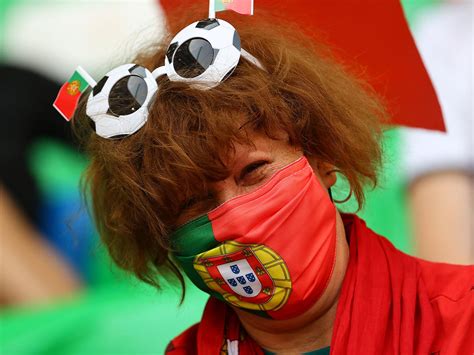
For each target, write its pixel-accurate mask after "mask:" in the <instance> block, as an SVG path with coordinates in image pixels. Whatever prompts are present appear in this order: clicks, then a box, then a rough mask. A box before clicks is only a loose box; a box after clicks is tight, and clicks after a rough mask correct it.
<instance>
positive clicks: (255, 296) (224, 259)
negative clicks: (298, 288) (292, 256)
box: [194, 241, 291, 311]
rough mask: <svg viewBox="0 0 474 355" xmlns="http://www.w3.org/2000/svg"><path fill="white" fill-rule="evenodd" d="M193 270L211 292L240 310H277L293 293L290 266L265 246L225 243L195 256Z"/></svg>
mask: <svg viewBox="0 0 474 355" xmlns="http://www.w3.org/2000/svg"><path fill="white" fill-rule="evenodd" d="M194 269H195V270H196V271H197V272H198V274H199V275H200V276H201V278H202V279H203V281H204V282H205V283H206V285H207V286H208V287H209V288H210V289H211V290H212V291H214V292H216V293H218V294H219V295H221V296H222V297H223V298H224V300H225V301H227V302H228V303H230V304H232V305H235V306H237V307H240V308H246V309H250V310H255V311H275V310H278V309H280V308H281V307H283V305H284V304H285V303H286V301H287V300H288V297H289V295H290V292H291V279H290V274H289V271H288V267H287V266H286V264H285V262H284V261H283V259H282V258H281V257H280V256H279V255H278V254H277V253H276V252H275V251H274V250H272V249H270V248H268V247H266V246H265V245H260V244H241V243H237V242H233V241H228V242H224V243H222V244H220V245H219V246H218V247H216V248H214V249H211V250H209V251H207V252H204V253H202V254H199V255H198V256H196V258H195V260H194Z"/></svg>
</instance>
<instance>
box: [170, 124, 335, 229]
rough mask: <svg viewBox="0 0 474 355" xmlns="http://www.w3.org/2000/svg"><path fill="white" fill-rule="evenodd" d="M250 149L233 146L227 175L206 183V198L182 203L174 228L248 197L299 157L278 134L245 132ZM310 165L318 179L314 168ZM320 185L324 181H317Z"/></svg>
mask: <svg viewBox="0 0 474 355" xmlns="http://www.w3.org/2000/svg"><path fill="white" fill-rule="evenodd" d="M248 135H249V138H250V141H251V142H252V143H253V144H251V145H247V144H245V145H244V144H239V143H236V144H235V151H234V154H233V155H232V156H230V157H228V159H227V160H226V163H227V167H228V168H229V171H230V175H229V176H228V177H227V178H226V179H224V180H221V181H218V182H212V183H209V186H208V188H209V193H208V195H207V196H206V197H202V198H193V199H191V200H189V201H187V202H186V204H185V205H186V207H185V208H184V209H183V211H182V213H181V214H180V216H179V218H178V221H177V225H181V224H183V223H186V222H187V221H189V220H191V219H193V218H195V217H197V216H199V215H202V214H204V213H206V212H208V211H210V210H211V209H213V208H215V207H217V206H219V205H220V204H222V203H224V202H225V201H227V200H229V199H231V198H234V197H236V196H239V195H242V194H246V193H249V192H251V191H253V190H254V189H256V188H258V187H259V186H261V185H262V184H264V183H265V182H266V181H268V179H270V177H271V176H272V175H273V174H274V173H275V172H276V171H278V170H280V169H281V168H283V167H285V166H286V165H288V164H290V163H292V162H294V161H295V160H297V159H298V158H300V157H301V156H302V155H303V152H302V150H301V148H299V147H295V146H292V145H290V143H289V142H288V138H287V135H286V134H285V133H281V134H279V135H277V136H276V138H277V139H272V138H269V137H268V136H266V135H265V134H263V133H258V132H255V131H250V132H248ZM308 160H309V162H310V163H311V165H312V167H313V170H314V171H315V173H316V176H318V178H320V177H319V174H318V169H317V164H316V163H315V161H312V159H308ZM320 180H321V181H322V182H323V184H325V185H327V182H326V181H323V179H321V178H320Z"/></svg>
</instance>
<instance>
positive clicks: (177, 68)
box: [165, 19, 241, 89]
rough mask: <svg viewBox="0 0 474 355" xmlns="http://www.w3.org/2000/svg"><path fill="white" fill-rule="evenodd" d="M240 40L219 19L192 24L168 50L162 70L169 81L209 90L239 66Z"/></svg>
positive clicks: (175, 38) (231, 28)
mask: <svg viewBox="0 0 474 355" xmlns="http://www.w3.org/2000/svg"><path fill="white" fill-rule="evenodd" d="M240 49H241V47H240V37H239V34H238V32H237V31H236V30H235V28H234V26H232V25H231V24H230V23H228V22H226V21H224V20H221V19H207V20H202V21H197V22H194V23H193V24H191V25H189V26H187V27H185V28H184V29H183V30H181V31H180V32H179V33H178V34H177V35H176V36H175V37H174V38H173V39H172V40H171V44H170V45H169V47H168V51H167V53H166V58H165V67H166V72H167V75H168V78H169V79H170V80H171V81H185V82H190V83H193V84H192V85H193V86H194V87H197V88H199V89H210V88H212V87H215V86H217V85H218V84H219V83H220V82H221V81H223V80H225V79H226V78H227V77H228V76H230V74H232V72H233V71H234V69H235V67H236V66H237V64H238V63H239V59H240Z"/></svg>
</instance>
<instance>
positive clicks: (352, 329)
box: [74, 17, 472, 354]
mask: <svg viewBox="0 0 474 355" xmlns="http://www.w3.org/2000/svg"><path fill="white" fill-rule="evenodd" d="M231 23H232V24H233V25H234V26H236V28H237V29H238V30H239V34H240V37H241V39H242V45H243V46H244V47H245V49H246V50H247V51H248V53H251V54H252V55H253V56H254V57H255V58H256V59H257V61H255V60H251V59H248V58H249V57H246V58H247V59H245V58H244V59H241V60H240V62H239V64H238V65H237V67H236V68H235V71H234V72H233V73H232V74H229V75H226V78H225V79H226V80H223V81H220V82H219V84H218V85H217V86H214V87H213V88H211V89H208V90H202V87H201V88H199V87H198V86H196V85H194V84H193V85H190V84H189V83H187V82H186V81H185V82H176V81H170V80H167V79H159V80H158V85H159V89H158V90H157V92H156V97H155V99H154V101H153V102H152V104H150V106H149V114H148V116H147V120H146V123H144V124H143V127H141V124H140V125H137V127H138V126H140V127H141V128H140V129H138V130H137V131H136V133H134V134H131V135H127V137H123V136H121V137H120V138H122V139H119V140H117V139H104V138H102V137H101V136H99V135H98V134H99V132H100V129H102V128H98V127H96V132H97V133H98V134H95V133H94V132H91V131H90V129H89V130H88V129H87V128H88V126H89V123H90V122H91V120H90V119H89V117H87V113H88V112H89V113H90V112H94V110H92V109H90V110H89V111H88V108H87V106H88V105H89V103H87V100H86V99H90V98H93V97H94V95H96V94H99V91H100V89H102V88H103V87H104V85H107V84H104V83H105V82H106V81H104V82H102V83H101V82H99V84H98V85H97V86H98V87H99V89H97V90H95V92H93V93H92V94H90V95H83V98H82V99H81V103H80V107H79V110H78V111H77V113H76V115H75V119H74V120H75V121H76V123H77V124H78V128H81V127H83V128H84V132H85V135H84V140H85V141H86V144H87V149H88V151H89V153H90V154H91V157H92V161H91V165H90V167H89V170H88V171H87V174H86V178H87V180H86V181H87V183H88V185H89V186H90V188H91V192H92V201H93V208H94V213H95V216H96V221H97V224H98V228H99V231H100V234H101V237H102V239H103V241H104V243H105V244H106V245H107V247H108V248H109V251H110V254H111V255H112V257H113V259H114V260H115V262H116V263H117V264H118V265H119V266H120V267H122V268H124V269H125V270H129V271H131V272H133V273H134V274H135V275H136V276H137V277H138V278H140V279H141V280H143V281H145V282H148V283H150V284H152V285H155V286H158V281H157V278H156V276H157V275H158V274H159V273H161V274H163V273H165V274H166V272H167V271H169V272H171V273H172V274H174V275H175V276H177V278H178V279H179V280H180V281H181V284H182V285H183V277H182V276H181V275H182V272H184V273H185V274H186V275H187V276H188V277H189V278H190V279H191V281H193V282H194V283H195V284H196V285H197V286H198V287H200V288H201V289H202V290H204V291H206V292H208V293H209V294H210V295H211V298H210V300H209V302H208V304H207V306H206V309H205V311H204V315H203V318H202V322H201V323H200V324H198V325H195V326H193V327H192V328H190V329H188V330H187V331H186V332H185V333H183V334H182V335H180V336H178V337H177V338H176V339H174V340H173V341H172V342H171V343H170V345H169V347H168V350H167V353H169V354H185V353H186V354H188V353H189V354H191V353H199V354H219V353H221V352H223V353H229V354H236V353H239V354H262V353H285V354H298V353H305V352H306V353H307V352H312V351H316V350H318V351H320V352H321V353H327V352H329V346H330V351H331V353H334V354H348V353H351V354H355V353H364V354H388V353H403V354H410V353H416V354H426V353H430V352H431V353H432V352H441V353H449V354H453V353H462V352H463V351H469V350H472V348H469V346H470V344H469V343H468V340H467V334H468V333H469V330H468V325H469V323H468V319H469V314H468V312H467V310H468V309H469V304H470V303H469V302H471V299H470V298H469V297H471V296H470V295H469V292H470V289H471V285H472V282H471V280H470V279H469V276H470V275H469V273H470V272H472V268H471V269H470V268H468V267H461V266H453V265H445V264H434V263H427V262H424V261H421V260H418V259H415V258H412V257H409V256H407V255H404V254H403V253H401V252H399V251H397V250H395V249H394V248H393V246H392V245H391V244H390V243H389V242H388V241H387V240H385V239H384V238H382V237H379V236H377V235H376V234H375V233H373V232H372V231H370V230H369V229H368V228H367V227H366V226H365V224H364V222H363V221H361V220H360V219H359V218H358V217H357V216H355V215H342V214H341V213H339V211H338V210H337V208H336V207H335V204H334V201H333V200H332V197H331V187H332V186H333V185H334V183H335V182H336V173H337V172H339V173H341V174H342V175H344V176H345V177H346V178H347V180H348V182H349V184H350V187H351V191H352V192H353V193H354V195H355V196H356V198H357V200H358V202H359V204H360V205H362V204H363V201H364V195H363V185H364V184H365V183H372V184H374V185H375V184H376V181H377V169H378V167H379V165H380V156H381V151H380V146H379V137H380V132H381V128H380V123H381V122H382V121H383V120H384V119H385V118H386V116H387V114H386V112H385V110H384V108H383V106H382V104H381V103H380V101H379V100H378V98H377V97H376V96H375V95H374V93H373V92H371V91H370V89H369V88H368V87H367V86H366V85H365V84H364V83H363V82H362V81H360V80H357V79H354V78H352V77H350V76H349V75H348V74H347V73H346V72H345V71H344V70H343V68H341V67H340V66H339V65H337V64H335V63H334V62H333V61H332V60H331V58H330V55H329V52H328V51H327V50H325V49H324V48H323V47H322V46H321V47H317V48H313V47H311V46H310V43H312V41H310V40H308V39H307V38H306V37H305V36H304V35H303V34H301V33H298V32H297V31H295V30H294V29H291V28H290V27H291V26H288V25H284V24H276V23H275V22H273V23H272V21H267V22H262V21H258V20H255V19H247V18H246V19H245V20H239V18H238V17H235V18H234V17H233V18H232V20H231ZM186 24H187V23H184V22H183V23H182V25H186ZM173 25H174V26H177V24H176V23H174V24H173ZM195 26H196V27H207V28H209V29H212V28H215V27H217V26H218V24H217V25H216V24H215V23H214V22H213V20H206V21H202V22H200V23H198V24H197V25H195ZM180 27H183V26H180ZM170 43H171V45H170V46H169V48H167V47H168V45H169V44H170ZM174 43H178V42H174V41H169V40H167V41H164V42H163V43H162V44H160V45H158V46H156V47H154V48H153V49H150V50H148V51H145V52H143V53H142V54H141V55H139V56H138V57H137V58H136V60H135V63H137V64H139V65H142V66H143V67H146V68H148V69H149V70H153V69H155V68H158V67H159V66H160V65H161V64H162V63H163V62H164V61H165V60H168V61H169V62H172V61H173V60H176V58H177V57H176V56H177V54H176V53H178V52H179V49H176V48H177V47H178V46H181V47H179V48H182V47H183V46H182V45H181V44H176V45H174ZM184 43H188V42H184ZM239 44H240V43H239ZM190 48H191V45H190V44H189V43H188V48H187V51H188V52H189V53H191V54H192V49H190ZM188 52H186V54H189V53H188ZM165 56H166V58H165ZM197 57H199V56H197ZM188 59H189V58H188ZM198 59H199V58H198ZM166 63H168V62H166ZM179 63H181V64H180V65H184V66H186V65H188V66H189V65H190V64H189V61H187V60H182V61H180V62H179ZM183 63H184V64H183ZM196 63H197V64H196V65H195V66H194V67H189V68H188V69H189V70H190V73H191V74H192V73H194V71H199V70H202V69H203V68H202V67H200V66H199V64H202V61H201V62H200V61H199V60H197V61H196ZM175 69H176V66H175ZM128 70H129V71H130V72H132V71H134V70H135V67H130V68H129V69H128ZM184 76H186V75H185V74H184ZM168 77H170V75H168ZM105 80H107V79H105ZM112 101H113V100H111V99H110V98H109V103H112ZM118 101H120V100H118ZM122 101H123V100H122ZM123 105H124V106H126V103H125V101H123ZM94 121H95V123H96V125H97V122H98V121H97V119H94ZM81 123H84V125H81ZM79 130H80V131H81V129H79ZM128 133H133V132H128ZM100 134H102V135H103V136H107V137H110V136H111V135H110V134H109V135H107V134H105V135H104V133H103V132H102V133H100Z"/></svg>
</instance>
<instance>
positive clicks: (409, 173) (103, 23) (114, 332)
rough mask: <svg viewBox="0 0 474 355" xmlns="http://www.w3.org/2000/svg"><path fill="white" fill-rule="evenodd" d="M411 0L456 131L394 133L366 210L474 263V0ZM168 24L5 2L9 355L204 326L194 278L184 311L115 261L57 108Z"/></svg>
mask: <svg viewBox="0 0 474 355" xmlns="http://www.w3.org/2000/svg"><path fill="white" fill-rule="evenodd" d="M402 5H403V7H404V10H405V13H406V16H407V19H408V21H409V25H410V28H411V30H412V33H413V34H414V37H415V40H416V43H417V46H418V48H419V50H420V52H421V55H422V57H423V60H424V62H425V65H426V67H427V69H428V72H429V74H430V76H431V78H432V80H433V81H434V86H435V89H436V91H437V93H438V96H439V99H440V102H441V105H442V108H443V112H444V115H445V122H446V125H447V128H448V134H445V133H440V132H431V131H425V130H422V129H408V128H401V127H395V128H387V131H386V133H385V137H384V142H383V144H384V152H385V153H384V154H385V165H384V169H383V171H382V172H381V183H380V186H379V187H378V188H377V189H375V190H373V191H368V192H367V203H366V208H365V209H364V210H362V211H361V212H360V213H359V214H360V215H361V216H362V217H363V218H364V219H365V220H366V221H367V223H368V225H369V226H370V227H371V228H373V229H374V230H375V231H376V232H378V233H380V234H382V235H384V236H387V237H388V238H389V239H390V240H391V241H392V242H393V243H394V244H395V245H396V246H397V247H398V248H400V249H401V250H403V251H405V252H407V253H409V254H412V255H416V256H420V257H423V258H426V259H429V260H433V261H440V262H451V263H462V264H468V263H472V262H473V250H472V245H473V244H472V218H471V216H472V211H473V206H472V203H473V183H472V172H473V155H472V152H473V146H472V134H473V126H472V122H473V118H472V98H473V92H472V81H473V73H472V66H473V63H472V52H473V47H472V26H473V17H472V16H473V13H472V11H473V9H472V7H473V6H472V2H471V0H465V1H462V0H460V1H442V0H404V1H402ZM257 6H258V5H257ZM165 30H166V29H165V21H164V16H163V13H162V10H161V8H160V5H159V2H158V1H157V0H135V1H132V0H128V1H126V0H123V1H121V0H88V1H78V0H0V108H1V116H0V122H1V123H0V157H1V159H0V172H1V175H0V194H1V195H0V287H1V288H0V353H1V354H151V353H163V351H164V349H165V347H166V345H167V344H168V342H169V341H170V340H171V338H172V337H174V336H175V335H177V334H178V333H179V332H180V331H182V330H184V329H185V328H187V327H188V326H190V325H192V324H193V323H195V322H198V321H199V319H200V316H201V311H202V309H203V306H204V303H205V301H206V299H207V297H206V295H205V294H203V293H202V292H200V291H199V290H197V289H195V288H194V287H193V286H192V285H189V287H188V289H187V290H188V292H187V296H186V299H185V302H184V303H183V305H181V306H179V298H180V293H179V290H177V289H175V288H174V287H173V286H172V285H168V284H167V283H166V282H165V281H164V288H163V290H161V291H156V290H154V289H152V288H150V287H148V286H145V285H143V284H140V283H139V282H137V281H135V280H133V279H132V278H131V277H130V276H128V275H125V274H124V273H123V272H121V271H119V270H117V269H116V268H115V267H114V266H113V264H112V263H111V261H110V260H109V259H108V257H107V254H106V252H105V250H104V249H103V247H102V246H101V245H100V243H99V240H98V236H97V234H96V233H95V231H94V227H93V223H92V222H91V219H90V217H89V216H88V214H87V211H86V208H85V207H84V205H83V203H82V200H81V193H80V189H79V181H80V176H81V172H82V171H83V169H84V168H85V166H86V165H87V158H86V157H85V156H83V155H82V154H81V153H80V152H79V151H78V148H76V147H75V146H74V144H73V142H72V137H71V134H70V132H69V130H70V128H69V126H68V124H66V122H65V121H64V120H63V119H62V117H61V116H60V115H59V114H58V113H56V112H55V111H53V108H52V107H51V104H52V102H53V100H54V98H55V96H56V94H57V91H58V90H59V87H60V84H62V83H64V82H65V81H66V80H67V79H68V78H69V76H70V75H71V73H72V72H73V71H74V69H75V67H76V66H77V65H78V64H80V65H81V66H83V67H84V68H86V70H87V71H88V72H89V73H90V74H91V75H92V76H93V77H95V78H96V79H99V78H100V77H101V76H102V75H104V74H105V73H106V72H107V71H108V70H109V69H111V68H113V67H114V66H116V65H119V64H122V63H126V62H127V61H128V60H129V59H130V58H131V57H132V56H133V54H134V53H135V52H136V51H137V50H138V49H139V48H143V46H145V45H146V43H149V42H151V41H156V38H158V37H160V36H162V35H163V33H164V31H165ZM338 184H339V185H338V187H337V189H336V194H337V195H339V196H340V197H342V198H344V197H345V195H347V192H348V188H347V187H346V186H345V185H344V183H343V182H342V181H341V182H340V183H338ZM341 208H342V209H344V210H351V209H353V208H354V202H353V201H349V202H347V203H346V204H344V205H343V206H342V207H341Z"/></svg>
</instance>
